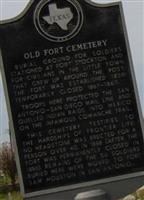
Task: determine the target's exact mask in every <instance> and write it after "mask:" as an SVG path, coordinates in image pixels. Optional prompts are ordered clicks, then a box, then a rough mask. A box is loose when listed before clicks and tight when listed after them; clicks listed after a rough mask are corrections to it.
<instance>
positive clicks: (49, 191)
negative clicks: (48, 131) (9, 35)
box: [0, 0, 144, 198]
mask: <svg viewBox="0 0 144 200" xmlns="http://www.w3.org/2000/svg"><path fill="white" fill-rule="evenodd" d="M84 1H85V2H86V3H88V4H91V5H92V6H95V7H111V6H116V5H117V6H119V8H120V14H121V19H122V24H123V29H124V36H125V40H126V46H127V52H128V59H129V63H130V70H131V74H132V80H133V85H134V91H135V95H136V101H137V107H138V112H139V116H140V122H141V127H142V129H143V137H144V125H143V120H142V119H143V118H142V109H141V105H140V100H139V95H138V89H137V85H136V78H135V73H134V68H133V62H132V57H131V52H130V46H129V41H128V34H127V29H126V23H125V18H124V12H123V5H122V2H115V3H108V4H105V3H104V4H100V3H94V2H92V1H91V0H84ZM33 2H34V0H31V1H30V2H29V3H28V5H27V6H26V8H25V9H24V11H23V12H22V13H21V14H20V15H18V16H17V17H14V18H12V19H10V20H4V21H1V22H0V24H7V23H10V22H14V21H17V20H19V19H20V18H22V17H24V15H25V14H26V12H27V11H28V10H29V8H30V6H31V5H32V4H33ZM0 66H1V72H2V79H3V84H4V89H5V96H6V103H7V108H8V115H9V120H10V130H11V132H12V141H13V145H14V148H15V154H16V163H17V169H18V175H19V180H20V189H21V193H22V194H23V196H24V197H25V198H31V197H34V196H40V195H46V194H52V193H57V192H64V191H68V190H74V189H78V188H85V187H93V186H97V185H99V184H104V183H110V182H116V181H121V180H124V179H131V178H134V177H141V176H144V171H143V172H136V173H130V174H126V175H120V176H116V177H111V178H103V179H100V180H95V181H90V182H84V183H79V184H74V185H69V186H61V187H57V188H53V189H46V190H41V191H37V192H31V193H25V190H24V184H23V178H22V173H21V167H20V159H19V156H18V148H17V143H16V137H15V134H14V124H13V119H12V113H11V108H10V100H9V95H8V90H7V83H6V78H5V73H4V66H3V59H2V53H1V50H0Z"/></svg>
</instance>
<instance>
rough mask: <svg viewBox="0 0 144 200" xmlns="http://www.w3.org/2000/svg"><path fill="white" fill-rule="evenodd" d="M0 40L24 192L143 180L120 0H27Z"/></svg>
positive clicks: (4, 25) (143, 146) (143, 150)
mask: <svg viewBox="0 0 144 200" xmlns="http://www.w3.org/2000/svg"><path fill="white" fill-rule="evenodd" d="M0 48H1V70H2V75H3V81H4V86H5V94H6V99H7V106H8V112H9V119H10V124H11V129H12V132H13V142H14V146H15V152H16V160H17V167H18V171H19V178H20V185H21V191H22V193H23V195H24V197H26V198H30V197H34V198H35V196H40V195H46V194H50V197H51V198H50V199H52V198H54V199H59V200H60V196H59V193H58V192H64V191H74V189H76V188H81V189H80V190H78V191H80V192H81V190H82V188H86V187H90V186H92V188H94V185H98V184H100V185H101V187H102V184H104V183H107V184H110V183H111V182H113V181H118V180H123V179H128V178H133V177H136V179H137V180H140V181H139V182H137V184H141V183H142V182H143V179H141V178H140V177H142V175H143V170H144V159H143V155H144V142H143V131H142V114H141V108H140V104H139V98H138V94H137V88H136V83H135V77H134V70H133V66H132V60H131V56H130V49H129V45H128V39H127V34H126V28H125V23H124V17H123V12H122V5H121V3H111V4H105V5H102V4H95V3H92V2H91V1H88V0H65V1H63V0H35V1H31V2H30V3H29V5H28V6H27V8H26V10H25V11H24V12H23V13H22V14H21V15H20V16H18V17H17V18H14V19H12V20H8V21H4V22H1V25H0ZM107 188H108V186H107ZM105 189H106V188H105ZM55 194H56V195H58V196H57V197H56V196H55ZM72 196H73V194H72V195H71V197H70V198H72ZM70 198H69V199H70ZM46 199H47V197H46ZM62 199H63V200H64V197H62Z"/></svg>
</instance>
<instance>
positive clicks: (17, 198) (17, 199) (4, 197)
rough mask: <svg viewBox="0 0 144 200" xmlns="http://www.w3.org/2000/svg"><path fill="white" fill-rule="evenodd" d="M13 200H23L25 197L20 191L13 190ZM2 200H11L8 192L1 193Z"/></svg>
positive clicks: (0, 198)
mask: <svg viewBox="0 0 144 200" xmlns="http://www.w3.org/2000/svg"><path fill="white" fill-rule="evenodd" d="M11 197H12V198H11V199H12V200H22V199H23V198H22V197H21V196H20V193H19V192H12V193H11ZM0 200H9V198H8V194H6V193H0Z"/></svg>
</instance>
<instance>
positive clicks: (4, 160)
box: [0, 143, 17, 186]
mask: <svg viewBox="0 0 144 200" xmlns="http://www.w3.org/2000/svg"><path fill="white" fill-rule="evenodd" d="M0 170H1V171H2V172H3V173H4V175H5V176H8V177H9V178H10V180H11V184H12V185H13V186H15V184H16V177H17V169H16V163H15V157H14V151H13V149H12V147H11V144H9V143H4V144H2V146H1V148H0Z"/></svg>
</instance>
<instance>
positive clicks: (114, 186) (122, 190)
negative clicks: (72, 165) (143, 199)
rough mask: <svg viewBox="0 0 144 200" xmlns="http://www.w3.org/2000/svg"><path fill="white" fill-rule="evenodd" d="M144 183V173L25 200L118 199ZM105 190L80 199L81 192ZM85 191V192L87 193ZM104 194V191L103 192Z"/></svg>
mask: <svg viewBox="0 0 144 200" xmlns="http://www.w3.org/2000/svg"><path fill="white" fill-rule="evenodd" d="M143 184H144V174H142V175H141V176H137V177H133V178H125V179H123V180H118V181H112V182H109V183H103V184H98V185H93V186H91V187H84V188H78V189H74V190H69V191H63V192H58V193H52V194H47V195H43V196H37V197H29V198H25V200H118V199H119V198H122V197H124V196H126V195H128V194H130V193H133V192H134V191H136V190H137V189H138V188H140V187H141V186H142V185H143ZM100 189H101V191H103V195H99V196H95V197H93V198H87V199H85V198H84V199H78V197H81V196H82V195H79V194H80V193H83V194H84V193H85V192H86V193H87V194H88V193H89V196H90V191H94V190H97V191H99V190H100ZM86 193H85V194H86ZM101 194H102V193H101Z"/></svg>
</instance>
